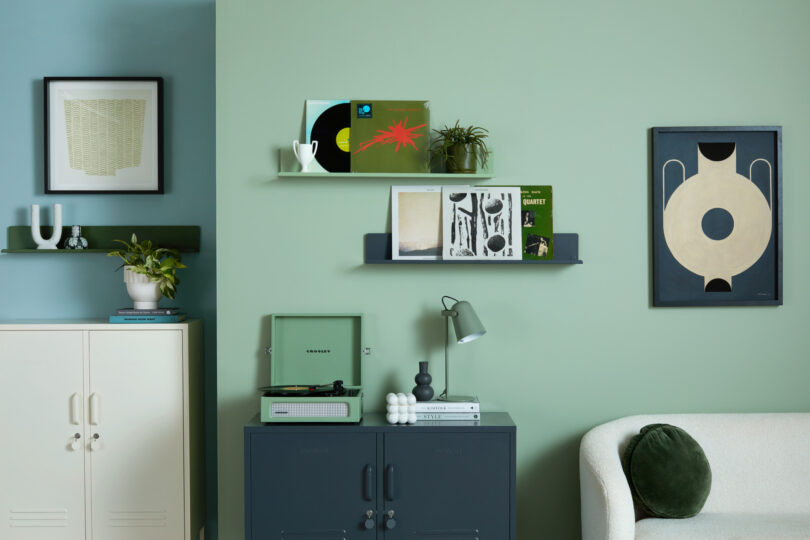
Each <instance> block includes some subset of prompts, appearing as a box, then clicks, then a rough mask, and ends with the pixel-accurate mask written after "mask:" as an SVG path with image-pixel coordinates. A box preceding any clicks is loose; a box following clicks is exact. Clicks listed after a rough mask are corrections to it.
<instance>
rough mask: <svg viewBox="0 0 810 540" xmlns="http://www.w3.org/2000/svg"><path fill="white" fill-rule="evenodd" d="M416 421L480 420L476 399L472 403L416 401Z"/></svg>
mask: <svg viewBox="0 0 810 540" xmlns="http://www.w3.org/2000/svg"><path fill="white" fill-rule="evenodd" d="M414 406H415V408H416V420H417V422H418V421H420V420H439V421H443V420H475V421H478V420H480V419H481V404H480V403H478V398H473V399H472V401H436V400H433V401H417V402H416V404H415V405H414Z"/></svg>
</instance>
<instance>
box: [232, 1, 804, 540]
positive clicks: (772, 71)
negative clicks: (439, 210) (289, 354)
mask: <svg viewBox="0 0 810 540" xmlns="http://www.w3.org/2000/svg"><path fill="white" fill-rule="evenodd" d="M808 24H810V2H807V1H805V0H793V1H788V0H778V1H767V2H766V1H740V0H734V1H732V0H723V1H720V0H718V1H713V2H705V1H703V0H681V1H678V2H661V1H658V2H655V1H653V2H651V1H649V0H621V1H617V2H604V1H602V0H594V1H585V0H581V1H575V2H574V1H571V2H565V1H549V0H544V1H531V0H507V1H500V2H492V1H489V0H487V1H481V0H474V1H470V0H464V1H461V0H445V1H441V2H436V1H430V0H415V1H412V2H408V3H403V2H379V1H373V0H362V1H361V0H351V1H345V2H325V1H323V2H295V1H292V0H288V1H274V2H267V1H264V0H229V1H228V2H222V1H220V2H219V3H218V5H217V126H218V130H217V235H218V238H217V240H218V241H217V255H218V256H217V265H218V268H217V280H218V289H217V294H218V321H219V326H218V347H219V348H218V385H219V389H218V392H219V395H218V404H219V448H218V450H219V486H220V493H219V497H220V498H219V504H220V531H221V533H222V534H221V537H222V538H227V539H236V538H241V537H242V531H243V493H242V474H243V472H242V471H243V469H242V425H243V424H244V423H245V422H246V421H247V420H248V419H250V418H251V417H252V416H253V415H254V414H256V413H257V412H258V394H257V392H256V388H257V387H258V386H260V385H263V384H267V383H268V361H267V358H266V357H265V356H264V355H263V354H262V352H261V351H262V349H263V347H265V346H266V345H267V344H268V340H269V336H268V334H269V326H268V315H269V314H270V313H274V312H289V311H294V312H348V311H359V312H363V313H365V314H366V329H365V330H366V336H367V345H368V346H370V347H372V348H373V349H374V355H373V356H372V357H369V358H367V359H366V360H365V364H364V369H365V378H364V381H365V388H366V409H367V410H379V409H381V408H382V403H383V395H384V394H385V392H387V391H390V390H405V389H407V388H410V387H411V386H412V385H413V383H412V381H413V375H414V374H415V373H416V371H417V361H419V360H425V359H429V360H431V361H432V362H433V364H432V371H433V372H434V374H435V375H436V377H435V379H436V386H437V387H441V379H442V377H441V370H442V363H441V362H442V339H443V338H442V336H443V334H442V329H443V322H442V319H441V316H440V314H439V311H440V308H441V305H440V301H439V300H440V297H441V296H442V295H443V294H450V295H453V296H457V297H460V298H465V299H468V300H470V301H471V302H472V303H473V305H475V307H476V310H477V311H478V313H479V315H480V317H481V319H482V321H483V322H484V324H485V325H486V326H487V328H488V330H489V333H488V334H487V335H486V336H485V338H483V339H481V340H478V341H476V342H474V343H471V344H469V345H463V346H460V347H458V348H457V349H456V350H454V351H453V353H454V358H455V359H456V361H455V367H456V369H455V370H454V374H455V377H454V381H455V383H454V384H456V385H457V386H456V388H457V390H458V391H460V392H462V391H467V392H475V393H477V394H478V395H479V396H480V398H481V402H482V403H483V405H484V407H485V408H486V409H488V410H505V411H509V412H510V413H511V414H512V416H513V418H514V419H515V421H516V423H517V425H518V486H517V489H518V533H519V536H520V537H521V538H523V539H524V540H528V539H530V538H550V539H555V540H557V539H568V538H577V537H578V536H579V487H578V471H577V449H578V444H579V439H580V437H581V436H582V435H583V433H584V432H585V431H587V430H588V429H589V428H591V427H593V426H595V425H597V424H599V423H601V422H604V421H606V420H610V419H613V418H616V417H620V416H624V415H629V414H635V413H653V412H691V411H706V412H710V411H788V410H802V411H808V410H810V397H808V396H810V394H808V392H807V383H808V380H810V365H808V362H807V358H808V356H810V337H809V336H810V334H808V332H807V330H806V325H807V321H808V320H810V283H808V279H807V273H806V268H808V267H810V250H808V249H807V243H808V242H807V237H808V233H807V231H808V228H810V213H808V212H807V211H806V210H805V208H804V205H805V203H806V201H807V200H808V199H810V182H808V181H807V174H806V172H805V169H806V159H805V156H807V148H808V147H810V107H808V105H807V100H808V96H809V95H810V67H809V66H810V54H809V53H808V51H810V33H808V32H807V27H808ZM342 97H348V98H380V99H384V98H413V99H430V100H431V105H432V111H431V114H432V123H433V126H434V127H437V126H439V125H441V124H444V123H452V122H454V121H455V120H456V119H457V118H460V119H461V120H462V122H468V123H476V124H480V125H483V126H485V127H487V128H489V129H490V130H491V132H492V146H493V147H494V148H495V149H496V151H497V160H496V164H495V165H496V172H497V179H495V180H491V181H489V182H488V183H490V184H537V183H550V184H552V185H553V186H554V213H555V216H554V219H555V228H556V230H557V231H559V232H577V233H579V234H580V257H581V258H582V259H583V260H584V262H585V264H583V265H579V266H562V267H537V266H530V267H521V266H504V267H494V266H490V265H481V266H475V265H470V266H408V265H405V266H386V267H375V266H364V265H363V235H364V234H365V233H367V232H383V231H386V230H390V202H389V201H390V197H389V192H390V186H391V185H392V182H391V181H388V180H385V181H384V180H345V179H336V180H332V179H325V180H317V179H307V180H296V179H280V178H278V177H277V171H278V163H277V156H278V149H279V148H282V147H283V148H286V147H289V146H290V143H291V141H292V140H293V139H296V138H300V137H302V133H301V129H302V128H301V126H302V116H303V110H304V100H305V99H307V98H318V99H326V98H342ZM672 125H707V126H710V125H782V126H784V254H785V256H784V263H785V264H784V290H785V298H786V300H785V303H784V305H783V306H781V307H775V308H773V307H772V308H737V309H731V308H669V309H663V308H657V309H653V308H652V307H651V282H650V270H651V268H650V267H651V264H650V226H649V223H650V210H649V206H650V204H649V200H650V177H649V153H650V142H649V137H650V136H649V131H648V130H649V128H650V127H652V126H672ZM421 182H423V183H425V181H421ZM402 183H405V184H407V183H417V182H414V181H411V182H402ZM313 511H317V509H313Z"/></svg>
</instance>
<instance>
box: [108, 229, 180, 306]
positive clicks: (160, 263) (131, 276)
mask: <svg viewBox="0 0 810 540" xmlns="http://www.w3.org/2000/svg"><path fill="white" fill-rule="evenodd" d="M115 241H116V242H119V243H121V244H124V246H125V248H126V249H120V250H113V251H110V252H109V253H107V256H108V257H120V258H121V259H122V260H123V261H124V262H123V263H122V264H121V266H119V267H118V268H121V267H123V268H124V283H126V284H127V293H129V296H130V297H131V298H132V301H133V302H134V307H135V309H155V308H157V304H158V300H160V297H161V296H166V297H167V298H174V295H175V293H176V292H177V285H178V284H179V283H180V279H179V278H178V277H177V269H179V268H186V265H185V264H183V263H181V262H180V252H178V251H177V250H176V249H168V248H159V247H157V246H155V245H152V241H151V240H144V241H143V242H138V237H137V236H136V235H135V234H133V235H132V238H131V240H130V241H129V242H125V241H123V240H115ZM118 268H116V270H117V269H118Z"/></svg>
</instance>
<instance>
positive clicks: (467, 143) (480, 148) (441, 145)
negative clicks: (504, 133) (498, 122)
mask: <svg viewBox="0 0 810 540" xmlns="http://www.w3.org/2000/svg"><path fill="white" fill-rule="evenodd" d="M433 131H435V132H436V133H437V134H438V136H437V137H436V138H435V139H434V141H433V143H432V144H431V146H430V152H431V157H432V158H433V159H434V160H437V159H441V160H444V162H445V163H446V165H447V172H449V173H474V172H475V171H476V168H477V167H476V166H477V164H479V163H480V164H481V167H482V168H483V167H485V166H486V164H487V157H488V156H489V148H487V143H486V140H485V139H486V138H487V137H488V136H489V131H487V130H486V129H484V128H482V127H479V126H468V127H462V126H460V125H459V121H458V120H456V125H454V126H453V127H447V126H444V129H434V130H433Z"/></svg>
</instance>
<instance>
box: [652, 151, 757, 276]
mask: <svg viewBox="0 0 810 540" xmlns="http://www.w3.org/2000/svg"><path fill="white" fill-rule="evenodd" d="M670 164H671V165H670ZM667 165H670V166H671V167H674V169H675V171H677V170H678V166H680V171H678V172H679V173H680V174H678V175H677V176H679V177H680V178H681V181H682V183H681V185H680V186H678V188H677V189H676V190H675V192H674V193H673V194H672V196H671V197H670V198H669V200H668V201H666V202H665V203H664V202H662V206H663V208H664V238H665V239H666V243H667V246H668V247H669V249H670V251H671V252H672V255H673V256H674V257H675V259H676V260H677V261H678V262H679V263H680V264H681V265H683V266H684V267H685V268H687V269H688V270H690V271H691V272H694V273H695V274H697V275H699V276H703V278H704V284H705V285H708V284H709V283H710V282H711V281H713V280H723V281H724V282H726V283H727V284H728V286H729V290H731V282H732V278H733V276H736V275H738V274H740V273H742V272H744V271H745V270H747V269H748V268H750V267H751V266H752V265H753V264H754V263H755V262H757V261H758V260H759V258H760V257H761V256H762V254H763V252H764V251H765V249H766V247H767V246H768V242H769V241H770V238H771V233H772V215H771V206H770V203H769V201H768V200H767V199H765V196H764V195H763V194H762V192H761V191H760V190H759V188H757V187H756V185H755V184H754V183H753V182H752V181H751V180H750V179H749V178H746V177H745V176H743V175H741V174H738V173H737V150H736V147H734V149H733V151H731V152H730V154H729V155H728V156H727V157H724V159H717V160H715V159H709V158H708V157H707V156H705V155H704V154H703V152H702V151H701V149H700V148H698V173H697V174H696V175H694V176H692V177H691V178H688V179H685V180H684V176H685V174H684V172H685V168H684V165H683V163H681V162H680V161H678V160H674V159H671V160H669V161H667V162H666V163H664V165H663V167H662V178H663V182H664V185H666V173H667ZM755 166H757V167H766V166H767V170H768V175H769V178H770V180H769V184H770V187H769V194H770V197H771V200H772V199H773V172H772V167H771V164H770V162H768V161H767V160H765V159H762V158H760V159H756V160H754V161H753V162H752V163H751V165H750V167H749V169H751V170H750V171H749V176H751V175H752V173H753V171H752V170H753V168H754V167H755ZM718 208H719V209H722V210H724V211H726V212H728V214H730V216H731V218H732V219H733V229H732V230H731V232H730V234H728V236H726V237H725V238H720V239H713V238H710V237H709V236H707V235H706V233H705V232H704V231H703V229H702V219H703V217H704V216H705V215H706V214H707V212H709V211H712V210H714V209H718Z"/></svg>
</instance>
